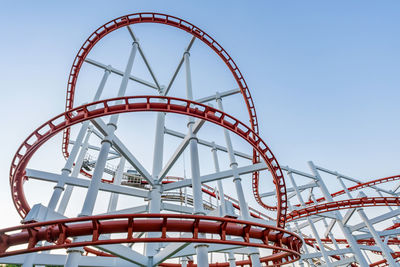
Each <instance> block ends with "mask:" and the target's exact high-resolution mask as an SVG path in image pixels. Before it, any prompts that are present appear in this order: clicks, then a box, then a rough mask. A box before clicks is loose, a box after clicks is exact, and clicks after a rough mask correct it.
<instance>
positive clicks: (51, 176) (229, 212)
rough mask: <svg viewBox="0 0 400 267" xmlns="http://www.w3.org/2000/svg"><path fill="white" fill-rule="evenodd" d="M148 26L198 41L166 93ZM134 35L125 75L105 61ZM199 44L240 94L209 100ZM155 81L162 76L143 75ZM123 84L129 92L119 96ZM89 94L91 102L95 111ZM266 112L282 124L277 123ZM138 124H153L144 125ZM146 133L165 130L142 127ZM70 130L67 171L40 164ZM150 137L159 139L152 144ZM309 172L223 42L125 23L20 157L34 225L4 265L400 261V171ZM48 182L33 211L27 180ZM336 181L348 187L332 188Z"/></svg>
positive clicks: (106, 32)
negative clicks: (286, 155) (268, 132)
mask: <svg viewBox="0 0 400 267" xmlns="http://www.w3.org/2000/svg"><path fill="white" fill-rule="evenodd" d="M147 24H148V25H150V27H149V28H146V30H156V29H165V27H169V28H172V29H173V30H174V31H176V32H177V34H183V35H185V37H186V38H187V39H188V41H189V42H188V44H187V46H185V48H184V49H183V50H182V51H179V53H180V56H179V58H178V60H177V66H176V67H175V68H174V69H172V75H171V76H170V79H169V80H167V83H165V84H166V85H163V84H162V83H161V82H160V81H161V79H159V76H158V75H156V73H157V72H156V71H155V68H153V67H152V64H155V63H154V62H152V61H151V60H150V59H149V58H148V57H147V56H146V55H145V52H144V50H145V45H143V44H142V40H141V39H139V38H138V37H137V35H136V30H135V27H140V26H143V25H147ZM156 24H158V25H160V26H161V27H159V28H157V27H155V26H156ZM152 27H153V28H152ZM174 33H175V32H174ZM117 34H119V35H117ZM121 35H126V36H127V37H128V38H129V39H130V42H127V44H126V47H129V54H128V56H127V57H126V56H125V57H124V62H125V69H124V70H120V69H118V68H117V67H116V66H112V65H108V64H105V63H103V62H100V61H98V60H95V59H93V57H96V55H98V54H99V53H97V54H96V52H95V51H96V48H97V47H99V46H102V45H103V43H106V42H110V40H112V39H113V38H117V37H118V36H121ZM172 38H176V37H175V35H174V36H173V37H172ZM195 42H196V44H198V46H197V48H198V51H199V52H198V53H210V54H212V55H213V56H215V55H216V56H217V57H214V59H215V60H216V61H218V62H217V63H216V64H221V65H222V66H223V67H224V70H225V71H226V72H227V73H228V74H229V79H230V80H231V81H232V83H234V84H235V88H233V89H232V88H227V89H228V90H226V91H218V90H216V88H213V89H212V90H213V91H212V92H213V93H212V94H210V95H205V92H207V90H203V89H202V88H201V86H199V85H196V84H195V82H194V81H198V80H199V79H197V80H195V79H194V77H193V75H192V67H193V64H192V63H191V58H192V55H191V54H195V53H196V49H195V48H196V46H195V45H194V44H195ZM153 45H154V44H153ZM156 45H159V46H160V47H161V46H163V45H164V44H163V43H159V44H156ZM137 54H139V55H137ZM138 58H139V59H140V60H141V62H142V63H141V65H140V64H138V60H139V59H138ZM150 63H151V64H150ZM162 63H163V62H157V64H162ZM153 66H154V65H153ZM157 66H158V65H157ZM85 68H92V70H93V71H94V72H97V73H100V74H101V79H100V82H97V83H96V85H95V86H93V81H92V80H90V83H89V82H87V84H85V85H83V84H81V86H80V84H79V82H78V77H81V75H83V74H81V72H82V70H84V69H85ZM138 68H142V69H141V70H138ZM163 69H165V70H169V69H170V68H169V67H168V66H165V67H163ZM208 71H211V72H213V69H209V70H208ZM83 72H84V71H83ZM143 72H147V74H148V77H149V78H150V80H146V79H144V78H140V77H138V76H135V75H133V73H135V74H136V73H139V74H141V73H143ZM99 77H100V76H99ZM112 79H115V80H117V81H118V86H109V87H112V88H113V89H112V91H110V90H108V91H107V90H106V88H107V89H108V87H107V84H108V83H110V80H112ZM201 79H207V77H202V78H201ZM86 80H89V79H86ZM180 82H181V83H180ZM88 84H90V87H93V88H94V87H96V86H97V90H95V92H92V91H90V90H88ZM132 84H134V85H135V86H136V87H140V88H141V89H140V90H134V89H132V86H131V85H132ZM226 86H227V87H228V86H230V85H229V84H228V83H227V85H226ZM116 87H117V88H118V90H116V89H115V88H116ZM195 89H196V90H195ZM86 91H88V92H89V93H87V94H90V95H91V96H90V97H91V100H90V101H89V102H82V101H81V100H79V97H80V96H83V95H84V93H83V92H85V93H86ZM141 92H146V93H145V94H141ZM79 93H81V94H79ZM92 93H93V94H92ZM109 96H110V97H109ZM195 96H196V97H197V98H195ZM77 101H81V102H80V103H82V104H76V103H75V102H77ZM223 103H224V104H225V107H226V110H229V111H230V112H229V113H228V111H226V110H225V109H224V105H223ZM214 106H216V107H214ZM243 111H244V112H243ZM262 115H263V116H268V117H267V118H268V120H269V121H271V125H272V124H273V121H274V119H275V118H274V117H273V116H272V115H270V114H262ZM131 118H144V119H143V120H142V123H143V125H140V127H137V125H135V124H133V123H131V122H129V119H131ZM238 118H241V120H239V119H238ZM243 118H244V120H247V119H248V123H247V122H246V123H245V122H242V121H243ZM177 121H178V122H177ZM179 123H180V124H181V125H179V126H178V124H179ZM145 124H146V125H148V124H151V125H154V128H152V130H150V131H145V130H141V129H145V126H144V125H145ZM182 126H183V127H182ZM176 128H179V129H176ZM138 129H139V130H138ZM136 132H142V133H141V134H142V135H141V137H140V138H138V137H137V136H136V137H133V136H135V134H136ZM61 133H62V156H63V157H64V158H65V164H64V166H63V168H62V169H61V171H59V172H57V171H54V170H53V169H51V168H50V166H49V169H47V170H43V169H37V168H34V165H35V164H34V163H32V162H31V159H32V158H35V157H36V158H37V157H38V155H40V153H39V152H40V151H41V150H44V149H47V148H46V146H45V144H46V143H48V142H49V141H50V140H52V139H54V138H55V136H57V134H61ZM149 136H152V139H153V137H154V141H153V142H151V143H150V144H147V143H146V142H149V139H150V138H149ZM172 139H173V140H174V141H168V140H172ZM221 140H222V141H221ZM143 143H146V147H147V149H145V151H143V150H144V149H140V147H141V145H142V144H143ZM234 145H235V146H236V147H237V149H234ZM149 147H150V149H149ZM151 151H152V153H151ZM138 152H140V153H138ZM186 161H187V164H186ZM186 165H187V166H186ZM149 166H150V168H151V171H150V170H149ZM308 166H309V168H310V172H309V173H308V172H304V171H301V170H296V169H293V168H291V167H289V166H283V165H280V164H279V163H278V161H277V159H276V157H275V156H274V154H273V153H272V151H271V149H270V148H269V147H268V145H267V144H266V142H265V141H264V140H263V139H262V137H261V133H260V127H259V123H258V119H257V114H256V109H255V105H254V101H253V98H252V96H251V94H250V90H249V88H248V86H247V83H246V81H245V79H244V77H243V75H242V73H241V71H240V70H239V68H238V66H237V65H236V63H235V61H234V60H233V59H232V57H231V56H230V55H229V54H228V52H227V51H226V50H225V49H224V48H223V47H222V46H221V45H220V44H219V43H218V42H217V41H215V40H214V39H213V38H212V37H211V36H210V35H209V34H207V33H206V32H204V31H203V30H201V29H200V28H198V27H196V26H195V25H193V24H191V23H189V22H187V21H185V20H183V19H180V18H177V17H174V16H170V15H165V14H160V13H136V14H130V15H126V16H122V17H119V18H116V19H113V20H111V21H110V22H108V23H106V24H104V25H102V26H101V27H99V28H98V29H97V30H95V31H94V32H93V33H92V34H91V35H90V36H89V37H88V38H87V39H86V41H85V42H84V43H83V45H82V46H81V48H80V49H79V51H78V53H77V55H76V57H75V60H74V61H73V65H72V68H71V71H70V74H69V78H68V84H67V94H66V104H65V112H63V113H61V114H59V115H57V116H55V117H53V118H52V119H50V120H48V121H47V122H45V123H43V124H42V125H41V126H39V127H38V128H37V129H36V130H34V131H33V132H32V133H31V134H30V135H29V136H28V137H27V138H26V140H24V141H23V142H22V144H21V146H20V147H19V148H18V150H17V152H16V154H15V156H14V158H13V160H12V163H11V168H10V174H9V179H10V180H9V181H10V188H11V197H12V200H13V203H14V205H15V208H16V210H17V212H18V213H19V215H20V216H21V218H22V223H21V225H18V226H13V227H9V228H6V229H1V230H0V263H3V264H21V265H22V266H44V265H57V266H68V267H74V266H164V267H179V266H182V267H187V266H199V267H206V266H213V267H221V266H229V267H234V266H254V267H258V266H290V265H292V266H328V267H330V266H400V265H399V263H398V260H400V250H399V245H400V240H399V239H398V237H397V236H398V233H399V231H400V230H399V228H400V220H399V217H398V216H399V215H400V209H399V208H398V206H399V204H400V199H399V197H398V195H399V193H398V189H399V188H400V184H399V180H400V176H399V175H396V176H391V177H385V178H378V179H369V180H365V179H364V180H362V179H358V178H354V177H350V176H348V175H346V174H342V173H339V172H337V171H332V170H329V169H327V168H324V167H321V166H318V165H316V164H314V163H313V162H312V161H309V162H308ZM186 169H188V170H190V172H189V174H187V173H186ZM247 181H251V188H250V191H249V192H252V195H251V193H250V194H248V193H247V194H246V190H247V189H248V188H244V187H245V186H246V182H247ZM35 182H36V183H41V184H43V185H44V186H49V185H51V186H54V187H52V189H51V196H47V197H46V196H43V198H44V199H46V201H48V202H47V205H43V204H42V203H33V205H32V203H29V199H30V198H29V196H28V195H29V194H32V193H36V194H38V193H39V192H30V191H29V190H27V189H26V188H27V186H26V184H29V183H35ZM334 183H335V184H336V185H339V186H340V188H341V189H340V190H339V191H336V192H334V191H333V190H329V188H335V186H334V185H333V184H334ZM249 184H250V183H249ZM77 191H79V192H80V194H81V195H80V196H81V200H78V202H77V201H76V199H79V197H78V196H77ZM331 191H332V192H331ZM101 201H103V202H104V201H106V203H107V204H106V207H99V202H101ZM250 202H251V205H249V203H250ZM96 204H97V205H96ZM99 210H101V211H99Z"/></svg>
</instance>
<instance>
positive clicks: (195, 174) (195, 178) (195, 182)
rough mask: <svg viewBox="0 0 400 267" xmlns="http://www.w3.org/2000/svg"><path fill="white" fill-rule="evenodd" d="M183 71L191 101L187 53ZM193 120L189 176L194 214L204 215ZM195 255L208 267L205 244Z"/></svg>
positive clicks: (199, 245) (199, 262)
mask: <svg viewBox="0 0 400 267" xmlns="http://www.w3.org/2000/svg"><path fill="white" fill-rule="evenodd" d="M183 57H184V61H185V69H186V96H187V99H189V100H193V90H192V75H191V70H190V59H189V58H190V54H189V52H185V53H184V56H183ZM193 124H194V119H193V118H192V117H189V120H188V124H187V127H188V134H189V135H190V141H189V151H190V164H191V168H190V169H191V175H192V188H193V206H194V214H197V215H205V214H206V213H205V211H204V208H203V196H202V191H201V190H202V188H201V180H200V164H199V151H198V148H197V137H196V135H195V134H194V133H193ZM195 248H196V255H197V266H198V267H208V252H207V248H208V245H207V244H196V245H195Z"/></svg>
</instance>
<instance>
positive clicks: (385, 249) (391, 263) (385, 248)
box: [357, 192, 399, 267]
mask: <svg viewBox="0 0 400 267" xmlns="http://www.w3.org/2000/svg"><path fill="white" fill-rule="evenodd" d="M360 197H367V196H366V195H365V194H364V193H363V192H360ZM357 213H358V214H359V215H360V217H361V219H362V220H363V222H364V223H365V225H366V226H367V228H368V230H369V232H370V233H371V235H372V237H373V238H374V240H375V243H376V244H377V245H378V247H379V248H380V249H381V250H382V253H383V255H384V256H385V257H384V258H385V259H386V262H387V264H388V265H389V266H390V267H395V266H399V265H398V264H397V263H396V262H395V260H394V259H393V257H392V253H391V251H390V248H389V247H388V246H387V245H386V244H385V243H383V242H382V239H381V237H380V236H379V234H378V233H377V232H376V230H375V228H374V226H373V225H372V223H371V222H370V221H369V219H368V217H367V215H366V214H365V212H364V209H363V208H357Z"/></svg>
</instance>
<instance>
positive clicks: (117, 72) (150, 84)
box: [85, 58, 158, 90]
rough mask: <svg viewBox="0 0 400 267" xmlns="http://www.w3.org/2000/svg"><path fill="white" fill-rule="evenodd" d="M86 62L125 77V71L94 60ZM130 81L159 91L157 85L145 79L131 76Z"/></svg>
mask: <svg viewBox="0 0 400 267" xmlns="http://www.w3.org/2000/svg"><path fill="white" fill-rule="evenodd" d="M85 62H87V63H89V64H91V65H93V66H96V67H99V68H101V69H104V70H110V71H111V72H112V73H114V74H117V75H119V76H124V72H123V71H121V70H118V69H115V68H113V67H111V66H107V65H105V64H103V63H100V62H98V61H96V60H94V59H90V58H86V59H85ZM129 80H132V81H135V82H138V83H140V84H143V85H146V86H148V87H150V88H153V89H156V90H158V88H157V85H155V84H153V83H150V82H148V81H145V80H143V79H140V78H138V77H135V76H133V75H129Z"/></svg>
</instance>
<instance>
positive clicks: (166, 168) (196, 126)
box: [158, 120, 205, 182]
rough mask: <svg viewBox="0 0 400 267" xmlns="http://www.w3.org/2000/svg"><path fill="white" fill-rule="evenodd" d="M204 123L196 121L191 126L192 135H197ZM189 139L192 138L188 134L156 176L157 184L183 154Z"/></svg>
mask: <svg viewBox="0 0 400 267" xmlns="http://www.w3.org/2000/svg"><path fill="white" fill-rule="evenodd" d="M204 122H205V121H204V120H196V122H195V124H193V134H197V133H198V131H200V129H201V127H202V126H203V125H204ZM191 138H192V137H191V135H190V134H187V135H186V136H185V138H183V140H182V142H181V143H180V144H179V146H178V147H177V149H176V150H175V152H174V154H172V156H171V158H170V159H169V160H168V162H167V164H166V165H165V166H164V168H163V169H162V170H161V172H160V174H159V175H158V182H161V181H162V179H164V177H165V176H166V175H167V173H168V172H169V170H170V169H171V168H172V167H173V166H174V164H175V162H176V161H177V160H178V159H179V157H180V155H181V154H182V153H183V151H185V149H186V147H187V146H188V144H189V141H190V139H191Z"/></svg>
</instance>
